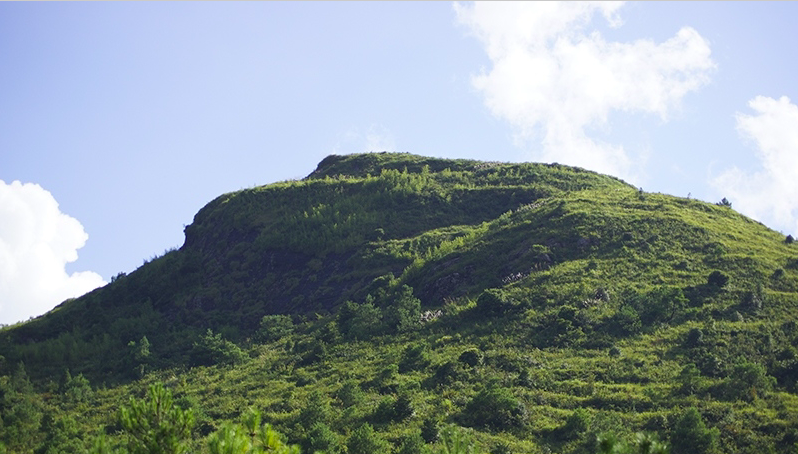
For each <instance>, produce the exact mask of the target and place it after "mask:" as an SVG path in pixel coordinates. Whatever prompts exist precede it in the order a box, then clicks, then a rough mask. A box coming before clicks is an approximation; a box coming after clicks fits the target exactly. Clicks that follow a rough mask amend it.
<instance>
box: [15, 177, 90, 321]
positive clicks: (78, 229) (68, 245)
mask: <svg viewBox="0 0 798 454" xmlns="http://www.w3.org/2000/svg"><path fill="white" fill-rule="evenodd" d="M88 237H89V236H88V234H86V232H85V231H84V230H83V226H82V225H81V224H80V222H78V220H77V219H75V218H72V217H70V216H68V215H66V214H64V213H62V212H61V211H60V209H59V207H58V202H56V200H55V198H54V197H53V196H52V194H50V192H48V191H47V190H45V189H43V188H42V187H41V186H39V185H37V184H31V183H26V184H22V183H20V182H19V181H14V182H12V183H10V184H6V183H5V182H3V181H2V180H0V323H5V324H10V323H15V322H18V321H21V320H25V319H27V318H29V317H31V316H36V315H40V314H42V313H44V312H46V311H48V310H50V309H52V308H53V307H54V306H56V305H57V304H59V303H61V302H62V301H63V300H65V299H67V298H71V297H76V296H80V295H82V294H84V293H86V292H88V291H90V290H93V289H95V288H97V287H99V286H101V285H104V284H105V282H104V281H103V279H102V277H101V276H100V275H99V274H97V273H94V272H90V271H83V272H75V273H72V274H67V272H66V268H65V267H66V264H67V263H69V262H74V261H75V260H77V258H78V253H77V251H78V249H80V248H81V247H83V246H84V245H85V244H86V240H88Z"/></svg>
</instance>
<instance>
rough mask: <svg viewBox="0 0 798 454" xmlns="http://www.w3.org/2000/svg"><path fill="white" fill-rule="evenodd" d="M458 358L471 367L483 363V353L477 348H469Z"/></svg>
mask: <svg viewBox="0 0 798 454" xmlns="http://www.w3.org/2000/svg"><path fill="white" fill-rule="evenodd" d="M457 360H458V361H460V362H461V363H463V364H467V365H469V366H471V367H476V366H479V365H480V364H482V353H481V352H480V351H479V350H477V349H476V348H469V349H468V350H466V351H464V352H463V353H461V354H460V356H459V357H458V358H457Z"/></svg>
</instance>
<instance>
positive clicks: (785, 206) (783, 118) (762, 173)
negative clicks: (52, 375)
mask: <svg viewBox="0 0 798 454" xmlns="http://www.w3.org/2000/svg"><path fill="white" fill-rule="evenodd" d="M748 106H749V107H750V108H751V109H752V110H753V111H754V112H755V113H754V115H745V114H742V113H738V114H737V116H736V119H737V131H738V132H739V133H740V135H741V136H743V137H744V138H745V139H748V140H750V141H751V142H752V143H753V145H755V153H756V157H757V158H758V159H759V161H760V163H761V165H762V168H761V170H759V171H757V172H744V171H742V170H740V169H738V168H737V167H732V168H730V169H727V170H726V171H724V172H723V173H721V174H720V175H719V176H717V177H715V178H713V179H712V181H711V183H712V186H713V187H714V188H715V189H716V190H718V191H719V192H721V193H722V194H724V195H725V197H727V198H728V199H730V200H731V202H732V204H733V206H734V208H735V209H737V210H738V211H739V212H741V213H744V214H746V215H748V216H750V217H752V218H755V219H757V220H759V221H760V222H763V223H765V224H768V225H770V226H773V227H775V228H777V229H783V230H785V231H788V232H792V233H798V106H796V105H795V104H793V103H791V102H790V99H789V98H787V97H786V96H782V97H781V98H779V99H773V98H768V97H765V96H757V97H756V98H754V99H752V100H751V101H749V102H748Z"/></svg>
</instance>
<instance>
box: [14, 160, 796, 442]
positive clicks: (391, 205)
mask: <svg viewBox="0 0 798 454" xmlns="http://www.w3.org/2000/svg"><path fill="white" fill-rule="evenodd" d="M280 314H282V315H286V317H278V316H277V315H280ZM422 314H423V316H422ZM796 317H798V246H797V245H796V244H791V243H790V242H788V241H785V238H784V237H783V236H782V235H780V234H778V233H777V232H774V231H772V230H770V229H768V228H766V227H765V226H763V225H761V224H759V223H757V222H755V221H752V220H750V219H748V218H746V217H744V216H742V215H740V214H738V213H736V212H735V211H734V210H732V209H731V208H730V207H727V206H718V205H714V204H709V203H705V202H701V201H697V200H690V199H684V198H677V197H672V196H668V195H663V194H650V193H645V192H643V191H642V190H639V189H636V188H634V187H631V186H630V185H628V184H626V183H624V182H623V181H620V180H618V179H615V178H612V177H609V176H605V175H599V174H596V173H593V172H588V171H585V170H582V169H578V168H573V167H567V166H561V165H557V164H552V165H544V164H502V163H486V162H478V161H465V160H443V159H434V158H425V157H420V156H414V155H407V154H387V153H385V154H366V155H351V156H330V157H328V158H326V159H325V160H324V161H322V162H321V163H320V164H319V166H318V168H317V169H316V170H315V171H314V172H313V173H312V174H311V175H309V176H308V177H307V178H305V179H303V180H300V181H288V182H282V183H276V184H271V185H267V186H262V187H257V188H252V189H247V190H243V191H237V192H234V193H229V194H224V195H222V196H220V197H218V198H217V199H215V200H213V201H211V202H210V203H209V204H208V205H206V206H205V207H204V208H203V209H202V210H200V211H199V212H198V213H197V215H196V216H195V219H194V222H193V223H192V224H191V225H190V226H188V227H187V228H186V241H185V244H184V245H183V246H182V247H181V248H180V249H178V250H173V251H169V252H167V253H166V254H164V256H162V257H159V258H156V259H153V260H151V261H149V262H148V263H146V264H145V265H143V266H142V267H141V268H139V269H138V270H136V271H135V272H133V273H130V274H129V275H126V276H124V275H122V276H118V277H117V278H115V279H114V281H113V282H112V283H111V284H109V285H107V286H106V287H104V288H101V289H97V290H95V291H94V292H92V293H90V294H88V295H86V296H83V297H81V298H78V299H75V300H71V301H67V302H64V303H63V304H61V305H60V306H59V307H57V308H56V309H54V310H53V311H51V312H50V313H48V314H46V315H45V316H42V317H40V318H38V319H35V320H33V321H30V322H28V323H24V324H21V325H18V326H14V327H10V328H6V329H4V330H2V331H0V355H2V356H3V357H4V358H5V361H4V362H3V363H2V367H3V370H2V372H3V374H5V375H7V376H9V377H11V376H13V375H14V374H15V373H16V371H17V370H18V366H17V365H18V364H19V363H20V362H24V364H25V368H26V369H27V374H28V375H30V377H31V378H32V379H33V380H34V382H37V383H40V384H42V386H45V387H46V383H47V381H48V380H55V377H59V376H61V375H62V374H63V373H64V371H65V370H66V369H69V370H70V371H71V372H72V374H73V375H77V374H78V373H82V374H85V375H86V376H87V377H89V378H90V379H91V380H92V381H93V382H94V383H100V382H105V383H106V384H109V385H114V384H119V386H118V387H117V386H114V387H112V388H111V389H109V390H108V391H107V392H106V393H104V394H103V393H100V394H98V396H96V397H95V399H96V400H95V405H96V406H97V407H98V408H107V407H108V406H112V405H113V402H115V401H118V399H119V396H120V395H124V394H126V393H129V392H133V391H132V390H134V389H139V388H138V387H140V386H141V383H142V382H141V381H139V380H138V379H139V378H141V379H142V380H143V381H144V382H149V381H154V380H158V379H165V380H166V381H169V380H171V386H173V387H174V389H175V390H176V391H177V392H178V393H179V395H181V396H182V398H183V399H185V402H187V403H191V404H192V405H194V406H197V407H198V408H200V409H201V410H202V411H203V412H204V413H203V417H202V420H203V421H204V423H203V424H206V425H207V426H206V428H210V427H216V426H217V425H218V424H219V422H220V421H224V420H230V419H234V418H235V417H236V416H237V415H238V413H240V411H241V409H242V408H243V407H245V406H248V405H255V406H257V407H258V408H261V409H264V411H265V412H266V414H267V417H268V418H269V419H270V420H271V421H273V422H274V423H275V424H277V425H278V426H280V427H281V428H282V429H283V430H284V431H285V432H286V433H288V434H289V436H291V437H293V438H295V439H296V440H298V441H299V440H304V439H305V438H306V437H308V436H309V435H308V431H309V430H310V429H311V427H310V426H309V425H308V424H309V423H308V422H307V421H304V420H302V411H303V409H304V408H308V406H312V405H314V404H313V402H316V401H319V399H320V397H319V396H324V398H323V399H322V401H325V402H326V401H330V404H331V405H333V407H335V406H336V405H339V406H340V405H344V406H346V405H347V404H345V403H343V402H344V400H347V399H343V398H341V397H340V395H339V393H340V392H342V391H341V389H342V388H341V384H342V382H344V381H345V380H349V381H350V382H351V383H354V384H356V387H357V388H359V389H361V390H362V391H363V392H364V393H365V396H366V397H364V398H363V400H361V401H359V403H357V404H356V405H354V406H353V407H352V409H351V410H348V411H344V408H342V407H341V408H340V410H341V411H340V412H338V414H337V415H336V416H335V417H333V416H329V418H328V419H326V420H325V424H328V425H329V427H331V428H332V429H333V430H334V432H336V433H337V434H338V435H336V437H346V436H348V434H349V431H350V430H351V428H352V427H353V426H356V425H358V424H362V423H363V422H370V423H373V424H375V425H376V426H377V428H378V431H379V432H380V433H382V434H384V436H387V437H388V438H389V439H390V440H392V441H394V442H395V444H396V445H397V446H398V445H399V444H401V439H402V437H404V436H405V435H408V434H409V433H410V431H413V430H420V428H421V426H422V425H423V424H427V422H425V421H427V420H429V419H433V420H435V421H445V422H448V423H454V424H457V425H461V426H467V427H473V428H474V429H475V430H476V431H477V432H476V435H477V438H478V439H479V441H480V443H481V444H482V445H483V446H486V447H488V448H490V449H492V448H491V446H493V444H497V443H504V444H507V445H508V446H511V447H513V448H515V449H516V450H520V451H524V452H539V451H540V452H543V451H545V450H546V449H550V450H554V451H558V452H559V451H562V452H586V450H587V452H589V451H590V450H591V449H592V448H591V447H590V446H589V445H590V443H592V439H591V438H590V437H594V438H595V435H596V434H597V433H598V432H600V431H602V430H613V431H619V432H625V431H629V430H646V431H652V432H656V433H657V434H659V435H660V436H661V437H662V438H672V437H673V436H675V435H674V434H675V433H676V432H677V425H678V424H677V422H678V419H679V416H680V415H681V414H682V413H684V410H685V409H686V408H688V407H690V406H696V407H698V408H699V409H700V411H701V414H702V415H703V417H704V418H705V419H706V420H707V422H708V424H710V425H712V426H713V427H717V428H719V429H720V430H721V431H720V435H719V438H718V439H717V440H716V441H717V443H719V445H718V446H719V447H720V448H719V449H722V450H725V451H728V452H746V450H747V451H750V452H759V451H761V450H768V449H773V450H776V451H778V452H789V450H790V449H792V443H794V442H795V441H798V435H796V434H798V397H796V394H795V393H796V391H797V389H796V381H797V380H798V378H796V377H798V353H797V350H796V347H798V328H796V324H795V322H794V320H795V319H796ZM421 320H423V321H421ZM208 329H211V330H212V332H208V331H207V330H208ZM214 333H216V334H214ZM145 337H146V341H145V339H144V338H145ZM230 341H233V342H235V343H236V344H237V345H236V344H232V343H230ZM239 347H243V349H244V350H245V351H246V352H248V353H249V355H248V356H247V355H243V354H242V353H241V352H240V350H239ZM231 364H233V365H231ZM148 371H149V372H150V374H149V375H147V372H148ZM175 376H180V377H181V378H180V379H179V380H178V379H176V378H169V377H175ZM0 384H2V383H0ZM208 389H215V390H217V391H215V392H214V393H210V394H209V392H208V391H207V390H208ZM314 393H316V394H314ZM335 396H339V397H335ZM398 396H405V397H407V396H409V399H410V400H411V402H412V403H413V404H414V405H415V408H416V411H415V413H414V415H415V416H412V417H408V418H410V419H408V420H406V421H404V422H401V421H395V420H394V419H395V418H394V417H395V416H396V415H393V416H391V414H390V411H388V410H389V409H386V408H388V407H385V406H386V405H388V406H389V405H393V404H391V403H390V402H393V401H395V400H396V399H398ZM341 399H343V400H341ZM391 399H393V400H391ZM497 399H498V400H499V401H502V402H506V403H508V405H510V404H512V405H511V406H512V408H509V409H504V410H501V409H499V410H496V409H495V408H494V409H493V410H490V409H487V410H486V409H485V408H483V407H485V406H488V405H487V404H486V403H485V402H487V401H494V400H497ZM339 401H340V402H339ZM389 401H390V402H389ZM382 402H388V403H385V404H383V403H382ZM380 405H382V407H381V406H380ZM750 405H753V407H751V408H752V409H751V410H745V409H746V408H748V407H749V406H750ZM0 407H2V405H0ZM383 407H384V408H383ZM335 408H339V407H335ZM381 408H382V410H380V409H381ZM578 408H582V409H585V412H584V413H577V412H575V410H576V409H578ZM522 410H523V411H522ZM0 412H2V408H0ZM380 412H383V413H380ZM385 412H388V413H385ZM495 412H498V413H500V414H502V415H504V416H502V417H500V418H499V417H497V416H496V415H495V414H494V413H495ZM100 415H101V412H100V413H97V414H87V415H82V416H80V418H84V419H81V421H83V422H84V423H85V424H87V425H89V426H90V425H91V424H95V425H96V424H110V422H108V421H107V420H106V421H104V422H103V421H102V419H101V416H100ZM474 415H478V416H474ZM297 418H299V419H297ZM392 418H394V419H392ZM495 418H498V419H495ZM579 418H582V419H584V420H580V419H579ZM585 418H587V419H585ZM302 421H304V422H302ZM568 421H570V422H568ZM580 421H581V422H580ZM590 421H592V422H590ZM303 424H304V425H303ZM569 424H570V426H569ZM580 424H581V426H580ZM574 427H582V429H579V430H577V429H574ZM206 433H207V432H206ZM677 438H678V437H677ZM677 444H678V443H677Z"/></svg>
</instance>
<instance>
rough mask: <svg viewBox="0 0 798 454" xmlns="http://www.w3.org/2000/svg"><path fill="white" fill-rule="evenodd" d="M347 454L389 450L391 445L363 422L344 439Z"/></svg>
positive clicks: (372, 453)
mask: <svg viewBox="0 0 798 454" xmlns="http://www.w3.org/2000/svg"><path fill="white" fill-rule="evenodd" d="M346 448H347V450H346V452H347V454H375V453H378V452H390V451H391V445H390V444H389V443H388V442H387V441H385V440H384V439H383V438H382V437H381V436H380V435H379V434H377V433H376V432H374V428H373V427H371V424H369V423H365V424H363V425H361V426H360V427H358V428H357V429H355V430H354V431H353V432H352V435H350V436H349V439H348V440H347V441H346Z"/></svg>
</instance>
